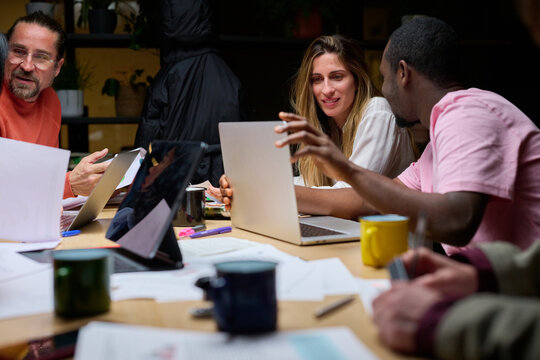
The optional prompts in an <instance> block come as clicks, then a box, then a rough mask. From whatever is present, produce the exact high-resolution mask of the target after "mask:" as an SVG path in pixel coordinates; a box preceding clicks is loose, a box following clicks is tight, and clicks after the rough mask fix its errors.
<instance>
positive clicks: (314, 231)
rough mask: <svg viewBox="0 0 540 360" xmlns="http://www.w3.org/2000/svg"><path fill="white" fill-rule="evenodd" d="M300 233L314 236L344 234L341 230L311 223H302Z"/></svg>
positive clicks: (304, 235)
mask: <svg viewBox="0 0 540 360" xmlns="http://www.w3.org/2000/svg"><path fill="white" fill-rule="evenodd" d="M300 234H301V235H302V237H314V236H327V235H338V234H344V233H343V232H340V231H334V230H330V229H326V228H322V227H319V226H314V225H309V224H304V223H300Z"/></svg>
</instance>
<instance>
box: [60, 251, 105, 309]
mask: <svg viewBox="0 0 540 360" xmlns="http://www.w3.org/2000/svg"><path fill="white" fill-rule="evenodd" d="M53 261H54V309H55V312H56V314H57V315H59V316H63V317H76V316H90V315H96V314H101V313H104V312H107V311H109V308H110V306H111V291H110V273H111V265H110V261H111V260H110V258H109V251H108V250H107V249H77V250H57V251H54V252H53Z"/></svg>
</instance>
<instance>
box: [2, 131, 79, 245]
mask: <svg viewBox="0 0 540 360" xmlns="http://www.w3.org/2000/svg"><path fill="white" fill-rule="evenodd" d="M0 154H2V156H1V157H0V168H1V169H2V174H5V175H4V176H0V239H2V240H12V241H23V242H39V241H53V240H57V239H58V238H59V237H60V212H61V209H62V197H63V194H64V180H65V176H66V171H67V168H68V163H69V154H70V152H69V151H68V150H62V149H57V148H53V147H49V146H42V145H35V144H30V143H27V142H22V141H15V140H10V139H5V138H0Z"/></svg>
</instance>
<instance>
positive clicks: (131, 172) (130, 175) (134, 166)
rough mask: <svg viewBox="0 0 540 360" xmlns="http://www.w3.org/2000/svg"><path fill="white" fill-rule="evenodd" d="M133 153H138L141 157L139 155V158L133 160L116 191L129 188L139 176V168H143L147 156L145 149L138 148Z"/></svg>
mask: <svg viewBox="0 0 540 360" xmlns="http://www.w3.org/2000/svg"><path fill="white" fill-rule="evenodd" d="M131 151H138V152H139V155H137V157H135V159H133V162H132V163H131V165H130V166H129V168H128V169H127V171H126V174H125V175H124V177H123V178H122V180H121V181H120V184H118V186H117V187H116V189H121V188H123V187H124V186H128V185H130V184H131V183H132V182H133V180H134V179H135V175H137V171H139V168H140V167H141V163H142V161H143V159H144V156H145V155H146V150H144V149H143V148H137V149H134V150H131Z"/></svg>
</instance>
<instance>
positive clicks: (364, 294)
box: [355, 278, 391, 316]
mask: <svg viewBox="0 0 540 360" xmlns="http://www.w3.org/2000/svg"><path fill="white" fill-rule="evenodd" d="M355 280H356V285H357V287H358V294H359V295H360V299H362V304H363V305H364V309H365V310H366V312H367V313H368V314H369V315H370V316H373V307H372V306H371V303H372V302H373V300H374V299H375V298H376V297H377V296H379V295H380V294H381V293H383V292H384V291H386V290H388V289H390V286H391V284H390V280H387V279H362V278H356V279H355Z"/></svg>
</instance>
